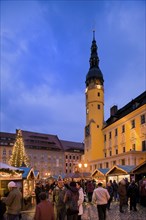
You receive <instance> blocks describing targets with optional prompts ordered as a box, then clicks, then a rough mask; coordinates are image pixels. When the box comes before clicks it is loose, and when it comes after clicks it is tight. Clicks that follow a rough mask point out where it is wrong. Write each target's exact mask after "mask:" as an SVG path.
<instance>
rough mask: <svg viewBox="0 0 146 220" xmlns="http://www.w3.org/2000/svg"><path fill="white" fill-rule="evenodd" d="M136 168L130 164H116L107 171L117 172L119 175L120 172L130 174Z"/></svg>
mask: <svg viewBox="0 0 146 220" xmlns="http://www.w3.org/2000/svg"><path fill="white" fill-rule="evenodd" d="M134 168H135V166H128V165H114V166H113V167H112V168H111V169H110V170H109V171H108V172H107V173H106V175H109V174H115V175H119V174H121V175H122V174H123V175H124V174H129V173H130V172H131V171H132V170H133V169H134Z"/></svg>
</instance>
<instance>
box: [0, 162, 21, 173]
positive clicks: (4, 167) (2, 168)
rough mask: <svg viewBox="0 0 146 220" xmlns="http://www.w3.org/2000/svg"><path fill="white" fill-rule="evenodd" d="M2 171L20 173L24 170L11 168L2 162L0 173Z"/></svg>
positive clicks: (0, 163)
mask: <svg viewBox="0 0 146 220" xmlns="http://www.w3.org/2000/svg"><path fill="white" fill-rule="evenodd" d="M1 170H6V171H9V170H15V171H18V172H23V169H21V168H17V167H13V166H10V165H8V164H5V163H2V162H0V171H1Z"/></svg>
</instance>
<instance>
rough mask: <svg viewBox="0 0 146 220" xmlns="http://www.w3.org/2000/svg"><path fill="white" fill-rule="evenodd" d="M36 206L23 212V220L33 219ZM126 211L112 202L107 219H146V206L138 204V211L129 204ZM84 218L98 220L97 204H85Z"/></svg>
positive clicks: (83, 219) (85, 219) (125, 208)
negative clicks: (121, 210) (120, 209)
mask: <svg viewBox="0 0 146 220" xmlns="http://www.w3.org/2000/svg"><path fill="white" fill-rule="evenodd" d="M34 210H35V208H32V209H30V210H28V211H24V212H22V220H33V216H34ZM123 210H124V213H120V212H119V204H118V202H112V204H111V210H109V211H107V220H146V207H142V206H140V205H139V204H138V205H137V212H135V211H130V210H129V206H125V207H124V208H123ZM82 220H98V213H97V208H96V206H95V205H92V204H89V203H86V204H84V214H83V215H82Z"/></svg>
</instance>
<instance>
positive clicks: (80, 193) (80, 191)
mask: <svg viewBox="0 0 146 220" xmlns="http://www.w3.org/2000/svg"><path fill="white" fill-rule="evenodd" d="M76 187H77V189H78V191H79V200H78V206H79V213H78V220H81V216H82V215H83V202H84V193H83V188H82V187H81V183H80V182H77V183H76Z"/></svg>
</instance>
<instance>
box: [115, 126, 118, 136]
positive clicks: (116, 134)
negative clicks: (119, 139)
mask: <svg viewBox="0 0 146 220" xmlns="http://www.w3.org/2000/svg"><path fill="white" fill-rule="evenodd" d="M115 136H118V129H117V128H116V129H115Z"/></svg>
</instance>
